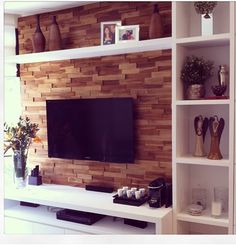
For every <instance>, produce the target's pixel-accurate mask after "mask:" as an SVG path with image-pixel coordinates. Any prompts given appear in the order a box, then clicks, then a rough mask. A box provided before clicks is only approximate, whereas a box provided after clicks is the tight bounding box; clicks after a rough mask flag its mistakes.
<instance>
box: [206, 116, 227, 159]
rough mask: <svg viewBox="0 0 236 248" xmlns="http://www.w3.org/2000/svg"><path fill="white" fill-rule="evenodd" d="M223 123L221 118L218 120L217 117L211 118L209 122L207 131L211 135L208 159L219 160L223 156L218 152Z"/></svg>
mask: <svg viewBox="0 0 236 248" xmlns="http://www.w3.org/2000/svg"><path fill="white" fill-rule="evenodd" d="M224 125H225V121H224V119H223V118H220V120H218V116H216V115H215V116H214V117H211V118H210V120H209V130H210V134H211V147H210V152H209V154H208V158H209V159H214V160H219V159H222V158H223V156H222V155H221V152H220V138H221V134H222V132H223V129H224Z"/></svg>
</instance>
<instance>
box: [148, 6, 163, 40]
mask: <svg viewBox="0 0 236 248" xmlns="http://www.w3.org/2000/svg"><path fill="white" fill-rule="evenodd" d="M162 36H163V25H162V19H161V15H160V13H159V8H158V5H157V4H155V5H154V9H153V13H152V16H151V22H150V26H149V38H150V39H156V38H161V37H162Z"/></svg>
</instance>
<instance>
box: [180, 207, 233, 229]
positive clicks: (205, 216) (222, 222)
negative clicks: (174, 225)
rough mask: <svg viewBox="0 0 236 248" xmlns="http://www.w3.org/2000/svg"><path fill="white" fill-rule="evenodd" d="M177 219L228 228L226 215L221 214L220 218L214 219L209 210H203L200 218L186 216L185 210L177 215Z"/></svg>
mask: <svg viewBox="0 0 236 248" xmlns="http://www.w3.org/2000/svg"><path fill="white" fill-rule="evenodd" d="M177 219H178V220H181V221H187V222H192V223H199V224H206V225H213V226H222V227H229V219H228V216H227V214H223V215H222V216H221V217H220V218H214V217H212V216H211V211H210V210H209V209H206V210H203V213H202V215H200V216H192V215H190V214H188V213H187V210H186V211H184V212H182V213H179V214H177Z"/></svg>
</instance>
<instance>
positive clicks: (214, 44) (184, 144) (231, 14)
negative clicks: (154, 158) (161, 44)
mask: <svg viewBox="0 0 236 248" xmlns="http://www.w3.org/2000/svg"><path fill="white" fill-rule="evenodd" d="M172 6H173V8H172V9H173V17H172V30H173V34H172V35H173V43H174V44H173V49H172V58H173V59H172V82H173V84H172V88H173V90H172V105H173V112H172V127H173V129H172V137H173V142H172V144H173V146H172V147H173V149H172V150H173V170H172V172H173V173H172V176H173V189H174V190H173V198H174V201H173V211H174V212H173V214H174V221H173V222H174V233H177V234H189V233H198V234H226V233H229V234H232V233H233V225H234V224H233V211H234V209H233V199H234V196H233V194H234V187H233V186H234V184H233V182H234V156H233V154H234V152H235V151H234V149H235V148H234V132H235V130H234V118H235V117H234V115H235V113H234V90H235V89H234V87H235V75H234V71H235V68H234V67H235V27H234V22H235V13H236V12H235V6H234V3H233V2H217V6H216V8H215V9H214V30H213V35H210V36H201V33H200V32H201V30H200V23H201V22H200V15H199V14H197V13H196V11H195V9H194V6H193V2H175V3H173V5H172ZM191 55H196V56H202V57H204V58H206V59H209V60H212V61H214V67H215V69H214V72H213V73H214V75H213V77H212V78H211V80H209V82H206V84H205V85H206V86H207V88H206V96H212V95H213V93H212V92H211V85H213V84H217V82H218V79H217V70H218V68H219V67H218V66H219V65H220V64H226V65H227V66H228V68H229V85H228V90H227V92H226V95H227V96H228V99H205V100H185V97H184V91H183V83H182V81H181V79H180V73H181V69H182V64H183V61H184V59H185V57H186V56H191ZM199 114H201V115H203V116H204V117H208V118H209V117H211V116H214V115H218V116H219V117H222V118H224V120H225V127H224V130H223V134H222V137H221V141H220V149H221V152H222V155H223V159H222V160H209V159H207V157H202V158H199V157H194V156H193V155H192V154H193V151H194V144H195V131H194V118H195V117H196V116H198V115H199ZM204 147H205V150H206V152H209V148H210V134H209V130H208V132H207V134H206V137H205V143H204ZM217 186H224V187H227V188H228V189H229V201H228V211H227V213H224V214H223V215H222V216H221V217H220V218H218V219H216V218H213V217H212V216H211V202H212V199H213V189H214V187H217ZM193 188H205V189H206V190H207V207H206V210H204V211H203V214H202V215H201V216H192V215H190V214H188V213H187V207H188V205H190V204H191V201H192V189H193Z"/></svg>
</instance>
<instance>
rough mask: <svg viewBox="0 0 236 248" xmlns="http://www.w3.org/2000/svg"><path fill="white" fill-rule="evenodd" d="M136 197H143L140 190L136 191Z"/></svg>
mask: <svg viewBox="0 0 236 248" xmlns="http://www.w3.org/2000/svg"><path fill="white" fill-rule="evenodd" d="M135 198H136V199H140V198H141V193H140V191H135Z"/></svg>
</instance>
